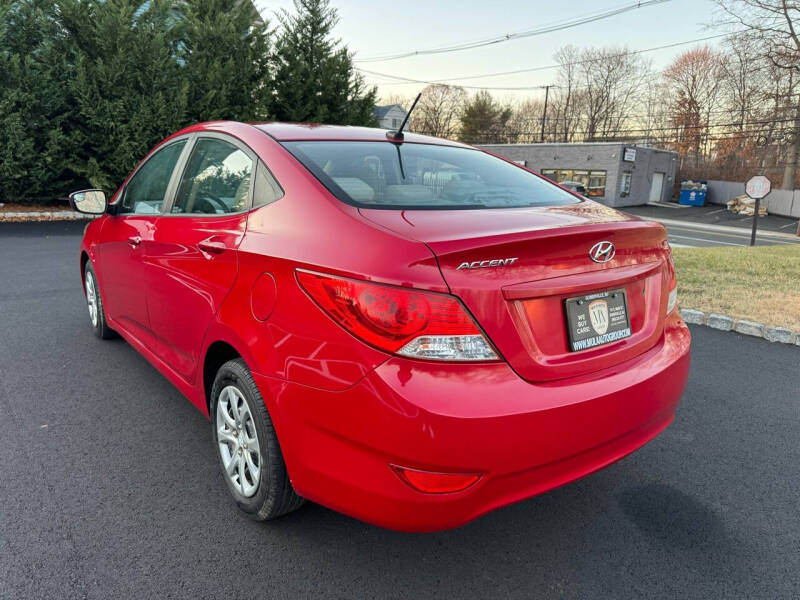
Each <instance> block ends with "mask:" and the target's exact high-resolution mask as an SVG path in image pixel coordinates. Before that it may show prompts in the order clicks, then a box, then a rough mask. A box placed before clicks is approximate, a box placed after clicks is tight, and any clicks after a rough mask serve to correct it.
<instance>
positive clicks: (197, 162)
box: [172, 138, 253, 215]
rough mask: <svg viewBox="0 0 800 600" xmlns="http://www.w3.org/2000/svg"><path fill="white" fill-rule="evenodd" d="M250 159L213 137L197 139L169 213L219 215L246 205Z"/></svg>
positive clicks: (232, 145)
mask: <svg viewBox="0 0 800 600" xmlns="http://www.w3.org/2000/svg"><path fill="white" fill-rule="evenodd" d="M252 172H253V161H252V159H251V158H250V157H249V156H248V155H247V154H246V153H245V152H244V151H243V150H241V149H240V148H238V147H237V146H235V145H234V144H231V143H230V142H226V141H224V140H220V139H217V138H201V139H199V140H197V143H196V144H195V146H194V148H193V149H192V154H191V156H189V161H188V162H187V164H186V169H185V170H184V172H183V177H182V178H181V182H180V184H179V186H178V192H177V194H176V195H175V203H174V204H173V205H172V212H173V213H186V214H202V215H219V214H226V213H236V212H241V211H243V210H247V209H248V208H249V207H250V182H251V179H252Z"/></svg>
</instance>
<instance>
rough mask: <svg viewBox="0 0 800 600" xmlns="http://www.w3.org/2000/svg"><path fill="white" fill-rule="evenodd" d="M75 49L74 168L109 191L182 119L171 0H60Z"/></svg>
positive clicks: (183, 96)
mask: <svg viewBox="0 0 800 600" xmlns="http://www.w3.org/2000/svg"><path fill="white" fill-rule="evenodd" d="M59 5H60V8H61V24H62V26H63V27H64V29H65V30H66V31H67V32H68V34H69V36H70V38H71V40H72V41H73V44H74V48H75V60H74V64H75V77H74V78H73V79H72V82H71V83H72V89H71V95H72V99H73V101H74V102H75V105H76V107H77V109H78V112H79V119H77V120H76V121H75V122H73V123H72V126H73V127H74V130H75V132H76V135H77V136H78V142H79V150H78V151H77V152H76V156H75V159H74V161H73V164H72V169H73V170H74V172H75V173H76V174H77V175H79V176H81V177H83V178H84V179H85V180H87V182H88V183H89V184H90V185H92V186H93V187H100V188H103V189H106V190H108V191H113V190H114V189H116V187H117V186H119V184H120V183H122V180H123V179H124V177H125V175H127V173H128V172H129V171H130V170H131V169H132V168H133V167H135V166H136V164H137V162H138V161H139V160H140V159H141V158H142V157H143V156H144V155H145V154H146V153H147V152H148V150H150V148H152V147H153V145H155V144H156V143H157V142H158V141H160V140H161V139H163V138H164V137H166V136H167V135H168V134H170V133H172V132H174V131H176V130H178V129H180V128H181V127H182V126H183V125H185V124H186V122H187V118H186V114H187V106H188V99H189V82H188V81H187V80H186V79H185V78H184V77H182V73H181V67H180V65H179V64H178V61H177V60H176V56H177V54H178V52H179V47H178V44H177V41H176V40H175V38H174V35H173V34H172V29H173V28H174V26H175V23H176V19H177V18H178V15H177V14H176V13H175V11H174V8H173V5H172V2H169V1H168V0H150V1H149V2H147V3H145V4H142V2H141V1H135V0H134V1H132V0H105V1H104V0H90V1H87V0H59Z"/></svg>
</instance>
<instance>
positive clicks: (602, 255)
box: [589, 242, 617, 263]
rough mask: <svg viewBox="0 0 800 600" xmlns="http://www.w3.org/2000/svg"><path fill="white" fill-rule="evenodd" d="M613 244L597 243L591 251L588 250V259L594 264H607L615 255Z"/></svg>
mask: <svg viewBox="0 0 800 600" xmlns="http://www.w3.org/2000/svg"><path fill="white" fill-rule="evenodd" d="M616 252H617V251H616V250H615V249H614V244H612V243H611V242H597V243H596V244H595V245H594V246H592V249H591V250H589V258H591V259H592V260H593V261H594V262H596V263H607V262H608V261H610V260H611V259H612V258H614V254H616Z"/></svg>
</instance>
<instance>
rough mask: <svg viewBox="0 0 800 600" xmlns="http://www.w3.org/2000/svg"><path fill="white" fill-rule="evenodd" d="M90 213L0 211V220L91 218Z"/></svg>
mask: <svg viewBox="0 0 800 600" xmlns="http://www.w3.org/2000/svg"><path fill="white" fill-rule="evenodd" d="M91 218H92V215H85V214H82V213H79V212H76V211H74V210H46V211H44V210H40V211H23V212H0V222H2V221H5V220H8V219H25V220H29V221H32V220H35V219H48V220H59V221H66V220H73V219H91Z"/></svg>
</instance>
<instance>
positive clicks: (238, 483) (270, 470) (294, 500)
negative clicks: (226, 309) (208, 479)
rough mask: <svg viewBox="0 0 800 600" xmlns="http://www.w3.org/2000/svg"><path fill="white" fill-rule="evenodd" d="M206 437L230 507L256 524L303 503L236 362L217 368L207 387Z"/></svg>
mask: <svg viewBox="0 0 800 600" xmlns="http://www.w3.org/2000/svg"><path fill="white" fill-rule="evenodd" d="M210 416H211V438H212V440H213V444H214V451H215V452H216V454H217V457H218V459H219V462H220V467H221V469H222V477H223V479H224V480H225V484H226V485H227V487H228V491H229V492H230V493H231V495H232V496H233V498H234V500H235V501H236V504H237V505H238V506H239V508H240V509H242V510H243V511H244V512H245V513H247V514H248V515H249V516H250V517H252V518H253V519H255V520H257V521H266V520H268V519H274V518H276V517H280V516H281V515H285V514H286V513H289V512H292V511H293V510H296V509H297V508H299V507H300V506H302V504H303V503H304V502H305V500H303V498H301V497H300V496H298V495H297V494H296V493H295V491H294V489H293V488H292V484H291V482H290V481H289V474H288V472H287V471H286V464H285V463H284V461H283V454H282V453H281V448H280V445H279V443H278V437H277V435H276V434H275V428H274V427H273V425H272V419H270V416H269V413H268V412H267V407H266V405H265V404H264V400H263V398H262V397H261V393H260V392H259V391H258V387H257V386H256V384H255V381H253V377H252V375H251V374H250V371H249V370H248V368H247V366H246V365H245V363H244V361H243V360H242V359H236V360H231V361H228V362H226V363H225V364H224V365H222V367H220V369H219V371H218V372H217V376H216V378H215V380H214V386H213V387H212V388H211V406H210Z"/></svg>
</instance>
